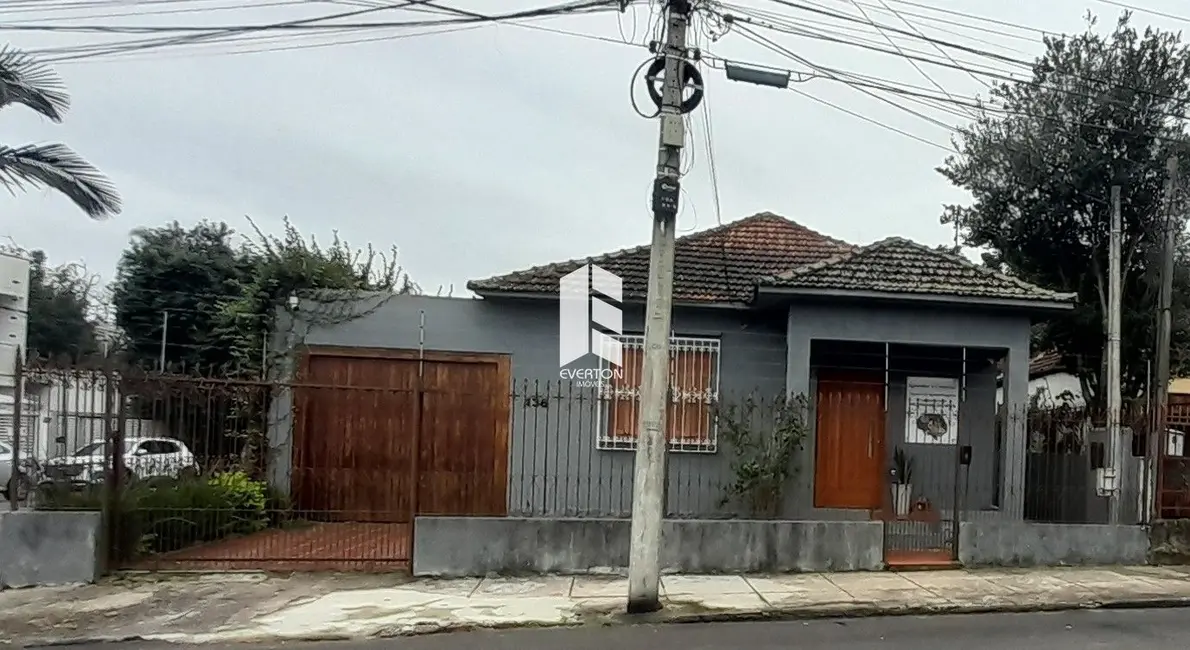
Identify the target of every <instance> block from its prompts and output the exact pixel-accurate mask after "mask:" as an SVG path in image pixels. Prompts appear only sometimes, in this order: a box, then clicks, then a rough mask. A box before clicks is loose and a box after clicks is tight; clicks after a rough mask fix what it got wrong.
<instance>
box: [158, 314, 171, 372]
mask: <svg viewBox="0 0 1190 650" xmlns="http://www.w3.org/2000/svg"><path fill="white" fill-rule="evenodd" d="M168 331H169V310H168V309H166V310H164V311H162V312H161V355H160V358H159V359H158V360H157V369H158V370H160V371H161V372H165V345H166V337H167V335H166V332H168Z"/></svg>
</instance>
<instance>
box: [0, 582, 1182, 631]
mask: <svg viewBox="0 0 1190 650" xmlns="http://www.w3.org/2000/svg"><path fill="white" fill-rule="evenodd" d="M662 589H663V594H664V602H665V609H664V610H663V611H662V612H659V613H657V614H654V615H650V616H649V617H646V618H645V619H644V620H649V621H665V620H670V621H692V620H730V619H749V618H795V617H827V616H871V615H880V614H910V613H914V614H924V613H944V612H981V611H1037V610H1056V609H1074V608H1085V607H1123V606H1130V607H1139V606H1166V607H1169V606H1180V605H1185V606H1190V567H1109V568H1095V569H1081V568H1067V569H1039V570H981V571H935V572H913V573H836V574H800V575H780V576H747V577H742V576H666V577H665V578H663V581H662ZM626 593H627V584H626V581H625V580H624V579H623V578H620V577H613V576H608V577H594V576H592V577H573V578H572V577H540V578H488V579H464V580H408V579H403V578H401V577H399V576H354V577H353V576H343V575H338V576H314V575H294V576H289V577H274V576H268V575H264V574H253V573H238V574H208V575H202V576H182V577H160V576H145V577H125V578H122V579H116V580H111V581H106V582H104V583H102V584H97V585H87V586H78V587H62V588H43V589H26V590H13V591H7V592H0V637H2V639H3V640H5V641H13V642H17V643H36V642H46V641H57V642H61V641H64V640H72V639H92V640H118V639H130V638H143V639H150V640H160V641H185V642H192V643H204V642H205V643H226V642H236V641H286V640H309V639H359V638H370V637H382V636H394V635H401V634H414V633H419V632H430V631H439V630H443V629H466V628H474V627H515V626H551V625H578V624H587V623H597V624H601V623H609V622H618V621H638V620H641V619H639V618H629V617H626V616H625V615H624V614H622V610H623V607H624V599H625V594H626Z"/></svg>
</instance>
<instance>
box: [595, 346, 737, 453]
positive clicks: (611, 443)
mask: <svg viewBox="0 0 1190 650" xmlns="http://www.w3.org/2000/svg"><path fill="white" fill-rule="evenodd" d="M612 338H615V339H616V340H618V341H620V343H621V345H622V346H623V347H624V348H628V347H633V348H636V349H640V350H642V351H643V350H644V347H645V346H644V342H645V337H644V334H621V335H619V336H614V337H612ZM669 344H670V350H671V355H672V351H673V350H675V349H679V350H687V351H690V352H704V351H705V352H710V353H711V354H713V355H714V358H715V359H714V363H713V364H712V365H711V387H710V389H711V399H712V400H718V399H719V396H720V382H721V377H722V375H721V372H720V371H721V369H722V366H723V345H722V340H721V339H720V338H719V337H717V336H678V335H676V334H670V336H669ZM642 354H643V352H642ZM641 362H642V363H643V362H644V360H643V358H642V361H641ZM599 370H600V374H601V376H602V375H603V374H604V373H606V372H607V371H610V370H611V364H610V363H608V362H607V360H606V359H603V358H600V360H599ZM671 386H672V379H671ZM596 390H597V391H598V392H597V394H596V399H598V400H599V408H597V409H595V449H596V450H599V451H635V450H636V444H637V436H631V437H625V436H613V435H611V434H609V433H608V431H607V427H608V425H609V424H610V416H609V414H608V412H609V409H611V408H613V406H612V405H613V403H614V400H612V399H610V397H609V394H610V393H611V391H612V390H613V389H612V388H611V387H610V386H606V385H601V386H600V387H599V388H598V389H596ZM618 390H624V389H618ZM628 390H630V391H631V392H632V393H633V395H632V397H633V398H634V399H635V400H636V401H637V403H639V402H640V387H639V386H637V387H635V388H631V389H628ZM667 424H668V423H667ZM709 427H710V429H709V431H708V432H707V436H706V442H704V443H691V442H688V441H682V440H666V443H667V444H666V447H667V449H668V450H669V451H670V452H677V453H686V454H714V453H717V452H718V450H719V422H718V420H717V419H716V418H715V416H714V414H713V413H712V414H710V424H709ZM667 428H668V427H667ZM668 435H669V434H668V432H666V436H667V437H668Z"/></svg>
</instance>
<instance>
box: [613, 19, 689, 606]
mask: <svg viewBox="0 0 1190 650" xmlns="http://www.w3.org/2000/svg"><path fill="white" fill-rule="evenodd" d="M665 25H666V27H665V41H664V43H663V44H662V45H661V48H660V50H659V51H658V55H659V57H663V59H664V64H665V77H664V81H663V83H664V86H663V89H662V92H661V102H660V106H659V108H660V113H659V117H660V121H661V137H660V146H659V148H658V152H657V177H656V179H655V180H654V181H653V238H652V247H651V250H650V253H649V288H648V291H649V293H648V304H647V306H646V308H645V314H646V316H645V318H646V321H645V351H644V367H643V369H642V373H641V386H640V420H639V422H638V426H637V441H636V467H635V472H634V474H633V483H632V535H631V546H630V550H629V557H628V613H630V614H638V613H645V612H653V611H657V610H659V609H661V598H660V595H659V588H660V583H661V523H662V520H663V519H664V517H665V472H666V467H665V454H666V445H667V441H666V439H665V411H666V406H667V402H668V401H669V336H670V316H671V311H672V307H673V279H674V277H673V276H674V230H675V229H676V226H677V217H678V194H679V192H680V187H681V186H680V184H679V181H680V178H679V177H680V176H681V166H682V145H683V144H684V143H685V139H686V132H685V131H686V129H685V123H684V121H683V119H684V118H683V116H682V114H683V106H682V104H683V96H682V95H683V91H684V89H685V87H686V82H687V81H688V80H689V78H690V77H689V76H688V70H691V69H692V64H691V63H689V62H687V60H686V56H687V54H686V30H687V29H688V28H689V26H690V1H689V0H666V4H665ZM650 83H651V82H650Z"/></svg>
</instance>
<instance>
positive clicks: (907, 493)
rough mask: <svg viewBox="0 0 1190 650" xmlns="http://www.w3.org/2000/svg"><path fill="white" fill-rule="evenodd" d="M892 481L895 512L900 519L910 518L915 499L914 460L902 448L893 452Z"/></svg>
mask: <svg viewBox="0 0 1190 650" xmlns="http://www.w3.org/2000/svg"><path fill="white" fill-rule="evenodd" d="M892 479H893V484H892V501H893V511H894V512H895V513H896V515H897V516H898V517H908V516H909V504H910V499H911V498H912V497H913V459H912V458H911V457H909V455H908V454H906V453H905V450H904V449H902V448H901V447H897V449H896V451H894V452H893V467H892Z"/></svg>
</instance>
